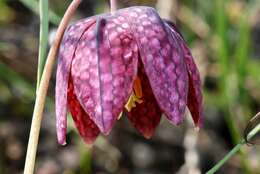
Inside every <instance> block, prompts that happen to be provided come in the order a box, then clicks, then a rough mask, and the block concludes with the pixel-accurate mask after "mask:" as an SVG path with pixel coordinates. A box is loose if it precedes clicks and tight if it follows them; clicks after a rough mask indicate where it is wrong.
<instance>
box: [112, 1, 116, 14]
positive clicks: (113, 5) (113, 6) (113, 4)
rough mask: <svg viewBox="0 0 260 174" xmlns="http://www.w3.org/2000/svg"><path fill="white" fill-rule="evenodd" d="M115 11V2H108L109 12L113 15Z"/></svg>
mask: <svg viewBox="0 0 260 174" xmlns="http://www.w3.org/2000/svg"><path fill="white" fill-rule="evenodd" d="M116 10H117V0H110V11H111V13H114V12H115V11H116Z"/></svg>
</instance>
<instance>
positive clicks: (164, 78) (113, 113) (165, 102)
mask: <svg viewBox="0 0 260 174" xmlns="http://www.w3.org/2000/svg"><path fill="white" fill-rule="evenodd" d="M186 106H188V108H189V109H190V112H191V114H192V117H193V120H194V122H195V124H196V125H198V126H200V125H201V120H202V95H201V82H200V77H199V72H198V70H197V67H196V65H195V63H194V61H193V58H192V55H191V53H190V51H189V48H188V47H187V45H186V43H185V41H184V40H183V38H182V37H181V35H180V33H179V32H178V31H177V29H176V27H175V26H174V25H173V24H171V23H169V22H166V21H164V20H162V19H161V18H160V17H159V15H158V14H157V12H156V11H155V10H154V9H153V8H150V7H130V8H126V9H122V10H118V11H116V12H115V13H113V14H111V13H108V14H101V15H98V16H93V17H91V18H87V19H84V20H81V21H79V22H77V23H75V24H73V25H71V26H70V27H69V28H68V29H67V31H66V32H65V34H64V38H63V41H62V43H61V47H60V50H59V58H58V68H57V81H56V117H57V135H58V141H59V143H60V144H65V143H66V127H67V120H66V115H67V107H68V109H69V111H70V113H71V115H72V118H73V120H74V122H75V124H76V127H77V129H78V130H79V133H80V135H81V136H82V137H83V138H84V140H85V142H87V143H92V142H93V141H94V140H95V139H96V137H97V136H98V135H99V133H100V132H101V133H103V134H105V135H107V134H108V133H109V132H110V131H111V129H112V127H113V125H114V123H115V121H116V120H117V119H118V118H119V117H120V115H121V113H122V111H125V112H126V115H127V116H128V118H129V120H130V121H131V122H132V123H133V125H134V126H135V127H136V128H137V129H138V130H139V132H141V133H142V134H143V135H144V136H145V137H147V138H149V137H151V136H152V135H153V132H154V130H155V128H156V126H157V125H158V124H159V122H160V118H161V115H162V114H163V113H164V114H165V115H166V117H167V118H168V119H169V120H170V122H172V123H174V124H179V123H181V122H182V120H183V117H184V111H185V107H186Z"/></svg>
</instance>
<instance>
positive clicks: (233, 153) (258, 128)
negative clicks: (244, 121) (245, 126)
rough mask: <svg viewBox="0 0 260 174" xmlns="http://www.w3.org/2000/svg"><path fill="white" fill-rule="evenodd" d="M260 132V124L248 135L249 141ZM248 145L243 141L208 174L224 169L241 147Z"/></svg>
mask: <svg viewBox="0 0 260 174" xmlns="http://www.w3.org/2000/svg"><path fill="white" fill-rule="evenodd" d="M259 132H260V124H258V125H257V126H256V127H255V128H254V129H253V130H252V131H250V133H249V134H248V135H247V139H248V140H250V139H252V138H253V137H254V136H255V135H256V134H257V133H259ZM244 144H246V141H245V140H244V139H243V140H242V141H241V142H240V143H239V144H237V145H236V146H235V147H234V148H233V149H232V150H231V151H230V152H229V153H228V154H227V155H225V156H224V158H223V159H222V160H220V161H219V162H218V163H217V164H216V165H215V166H213V167H212V168H211V169H210V170H209V171H208V172H207V173H206V174H214V173H215V172H217V171H218V170H219V169H220V167H222V166H223V165H224V164H225V163H226V162H227V161H228V160H229V159H230V158H231V157H232V156H233V155H235V154H236V153H237V152H238V151H239V150H240V149H241V147H242V146H243V145H244Z"/></svg>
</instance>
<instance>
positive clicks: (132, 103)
mask: <svg viewBox="0 0 260 174" xmlns="http://www.w3.org/2000/svg"><path fill="white" fill-rule="evenodd" d="M142 97H143V92H142V85H141V80H140V79H139V77H137V78H136V79H135V81H134V89H133V92H132V94H131V96H130V97H129V99H128V101H127V103H126V105H125V108H126V110H127V111H128V112H130V111H131V109H132V108H134V107H136V103H139V104H140V103H142V102H143V100H142V99H141V98H142Z"/></svg>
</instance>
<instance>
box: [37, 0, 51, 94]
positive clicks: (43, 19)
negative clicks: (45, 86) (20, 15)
mask: <svg viewBox="0 0 260 174" xmlns="http://www.w3.org/2000/svg"><path fill="white" fill-rule="evenodd" d="M39 9H40V41H39V54H38V70H37V90H38V88H39V84H40V81H41V76H42V72H43V68H44V65H45V61H46V51H47V46H48V32H49V14H48V13H49V10H48V0H40V1H39Z"/></svg>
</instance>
